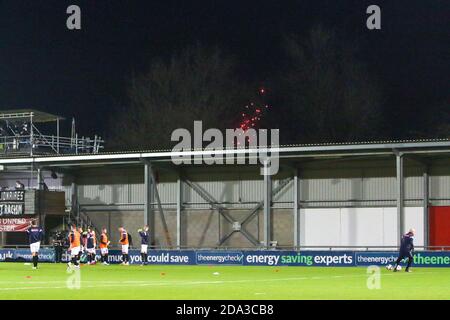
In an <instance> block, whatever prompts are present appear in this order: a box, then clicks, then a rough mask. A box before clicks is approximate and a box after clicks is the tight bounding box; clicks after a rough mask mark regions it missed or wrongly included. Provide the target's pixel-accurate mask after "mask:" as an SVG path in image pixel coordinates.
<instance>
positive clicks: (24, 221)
mask: <svg viewBox="0 0 450 320" xmlns="http://www.w3.org/2000/svg"><path fill="white" fill-rule="evenodd" d="M31 220H32V219H28V218H0V232H25V231H26V230H27V229H28V228H29V227H30V222H31Z"/></svg>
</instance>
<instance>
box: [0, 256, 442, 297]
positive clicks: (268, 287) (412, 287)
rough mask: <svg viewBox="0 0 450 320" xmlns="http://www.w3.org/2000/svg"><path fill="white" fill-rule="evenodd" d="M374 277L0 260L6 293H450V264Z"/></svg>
mask: <svg viewBox="0 0 450 320" xmlns="http://www.w3.org/2000/svg"><path fill="white" fill-rule="evenodd" d="M215 273H216V274H215ZM217 273H219V274H217ZM78 276H79V280H80V281H79V282H77V281H76V280H77V279H76V278H77V277H78ZM368 276H369V275H368V274H367V271H366V268H362V267H359V268H357V267H341V268H332V267H259V266H258V267H243V266H164V265H151V266H145V267H142V266H136V265H132V266H121V265H110V266H103V265H95V266H87V265H86V266H83V267H82V268H81V270H80V273H79V274H75V273H72V274H68V273H67V271H66V266H65V264H45V263H42V264H40V266H39V269H38V270H32V269H31V266H30V265H24V264H23V263H0V299H71V300H72V299H164V300H166V299H217V300H227V299H256V300H265V299H449V298H450V269H448V268H414V269H413V273H405V272H403V271H401V272H397V273H393V272H392V271H387V270H385V269H381V277H380V281H381V288H380V289H375V290H369V289H368V288H367V279H368ZM78 285H79V289H76V287H77V286H78ZM68 286H69V287H70V286H71V287H72V289H70V288H68ZM73 287H75V288H73Z"/></svg>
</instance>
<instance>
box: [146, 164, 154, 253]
mask: <svg viewBox="0 0 450 320" xmlns="http://www.w3.org/2000/svg"><path fill="white" fill-rule="evenodd" d="M144 190H145V197H144V224H146V225H148V231H149V236H150V239H149V240H150V245H151V246H153V245H155V211H154V210H153V205H152V203H153V183H152V178H151V167H150V164H149V163H144Z"/></svg>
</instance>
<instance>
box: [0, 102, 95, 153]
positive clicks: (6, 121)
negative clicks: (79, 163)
mask: <svg viewBox="0 0 450 320" xmlns="http://www.w3.org/2000/svg"><path fill="white" fill-rule="evenodd" d="M61 120H65V119H64V118H63V117H61V116H57V115H53V114H50V113H46V112H42V111H37V110H33V109H18V110H7V111H0V126H1V127H0V155H1V154H3V155H30V156H34V155H36V154H57V155H60V154H96V153H98V152H99V150H100V149H102V148H103V144H104V141H103V140H102V139H101V138H100V137H99V136H97V135H95V136H94V138H93V139H92V138H89V137H81V138H78V135H77V134H76V133H74V132H72V135H71V137H64V136H61V133H60V121H61ZM52 122H53V123H55V125H56V133H55V134H53V135H48V134H43V133H42V132H41V130H40V129H39V128H38V124H39V123H52ZM18 124H19V126H18Z"/></svg>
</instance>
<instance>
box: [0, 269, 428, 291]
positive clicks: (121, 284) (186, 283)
mask: <svg viewBox="0 0 450 320" xmlns="http://www.w3.org/2000/svg"><path fill="white" fill-rule="evenodd" d="M431 273H435V272H421V273H415V274H431ZM384 275H389V276H393V275H394V273H390V274H384ZM335 277H340V278H360V277H364V278H366V277H367V274H358V275H350V276H343V275H341V276H331V277H317V276H314V277H291V278H279V279H242V280H228V281H227V280H217V281H182V282H154V281H141V282H140V281H120V282H112V281H109V282H106V281H105V282H102V281H97V282H101V283H102V284H98V285H83V283H91V282H94V283H95V282H96V281H81V283H80V287H81V288H83V289H84V288H107V287H129V286H130V285H131V284H135V285H138V286H141V287H146V286H150V287H151V286H190V285H203V284H228V283H247V282H277V281H293V280H325V279H333V278H335ZM59 282H62V283H65V282H66V281H53V282H40V283H59ZM25 283H27V284H33V283H32V282H25ZM41 289H68V287H67V286H54V287H48V286H42V287H12V288H0V291H14V290H41ZM71 290H74V289H71Z"/></svg>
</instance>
